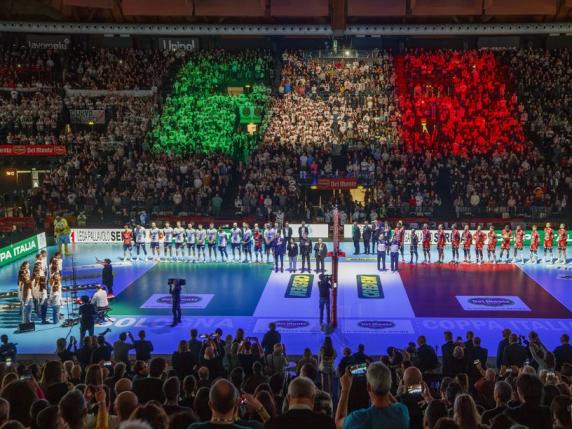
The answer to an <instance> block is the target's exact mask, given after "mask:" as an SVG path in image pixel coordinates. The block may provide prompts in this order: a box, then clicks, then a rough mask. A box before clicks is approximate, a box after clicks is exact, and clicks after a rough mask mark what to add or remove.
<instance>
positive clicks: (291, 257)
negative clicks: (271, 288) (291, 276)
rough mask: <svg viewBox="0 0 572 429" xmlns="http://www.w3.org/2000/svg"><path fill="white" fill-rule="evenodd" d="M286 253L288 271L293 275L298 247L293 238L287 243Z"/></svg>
mask: <svg viewBox="0 0 572 429" xmlns="http://www.w3.org/2000/svg"><path fill="white" fill-rule="evenodd" d="M287 252H288V265H289V271H290V272H291V273H295V272H296V263H297V262H298V245H297V244H296V242H295V241H294V239H293V238H291V239H290V242H289V243H288V249H287Z"/></svg>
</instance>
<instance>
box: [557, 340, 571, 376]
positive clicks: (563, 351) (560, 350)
mask: <svg viewBox="0 0 572 429" xmlns="http://www.w3.org/2000/svg"><path fill="white" fill-rule="evenodd" d="M569 343H570V336H569V335H568V334H562V335H561V336H560V345H559V346H558V347H556V348H555V349H554V359H556V371H560V369H561V368H562V365H563V364H565V363H567V364H572V346H571V345H570V344H569Z"/></svg>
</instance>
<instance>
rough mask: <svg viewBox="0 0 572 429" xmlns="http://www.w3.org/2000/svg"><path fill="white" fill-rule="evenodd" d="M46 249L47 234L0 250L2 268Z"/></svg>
mask: <svg viewBox="0 0 572 429" xmlns="http://www.w3.org/2000/svg"><path fill="white" fill-rule="evenodd" d="M45 247H46V233H44V232H42V233H41V234H38V235H34V236H32V237H29V238H26V239H25V240H22V241H18V242H17V243H13V244H10V245H9V246H6V247H3V248H2V249H0V267H2V266H4V265H8V264H10V263H12V262H14V261H16V260H18V259H20V258H23V257H24V256H28V255H31V254H34V253H37V252H38V251H39V250H41V249H43V248H45Z"/></svg>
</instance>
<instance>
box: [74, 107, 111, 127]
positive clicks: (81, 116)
mask: <svg viewBox="0 0 572 429" xmlns="http://www.w3.org/2000/svg"><path fill="white" fill-rule="evenodd" d="M69 112H70V122H71V123H72V124H98V125H101V124H105V110H100V109H70V111H69Z"/></svg>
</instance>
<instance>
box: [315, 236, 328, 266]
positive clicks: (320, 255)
mask: <svg viewBox="0 0 572 429" xmlns="http://www.w3.org/2000/svg"><path fill="white" fill-rule="evenodd" d="M314 256H315V257H316V272H317V273H319V272H322V273H323V272H325V271H326V269H325V267H324V260H325V259H326V256H328V247H327V246H326V243H324V242H323V241H322V239H321V238H319V239H318V242H317V243H316V245H315V246H314Z"/></svg>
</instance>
